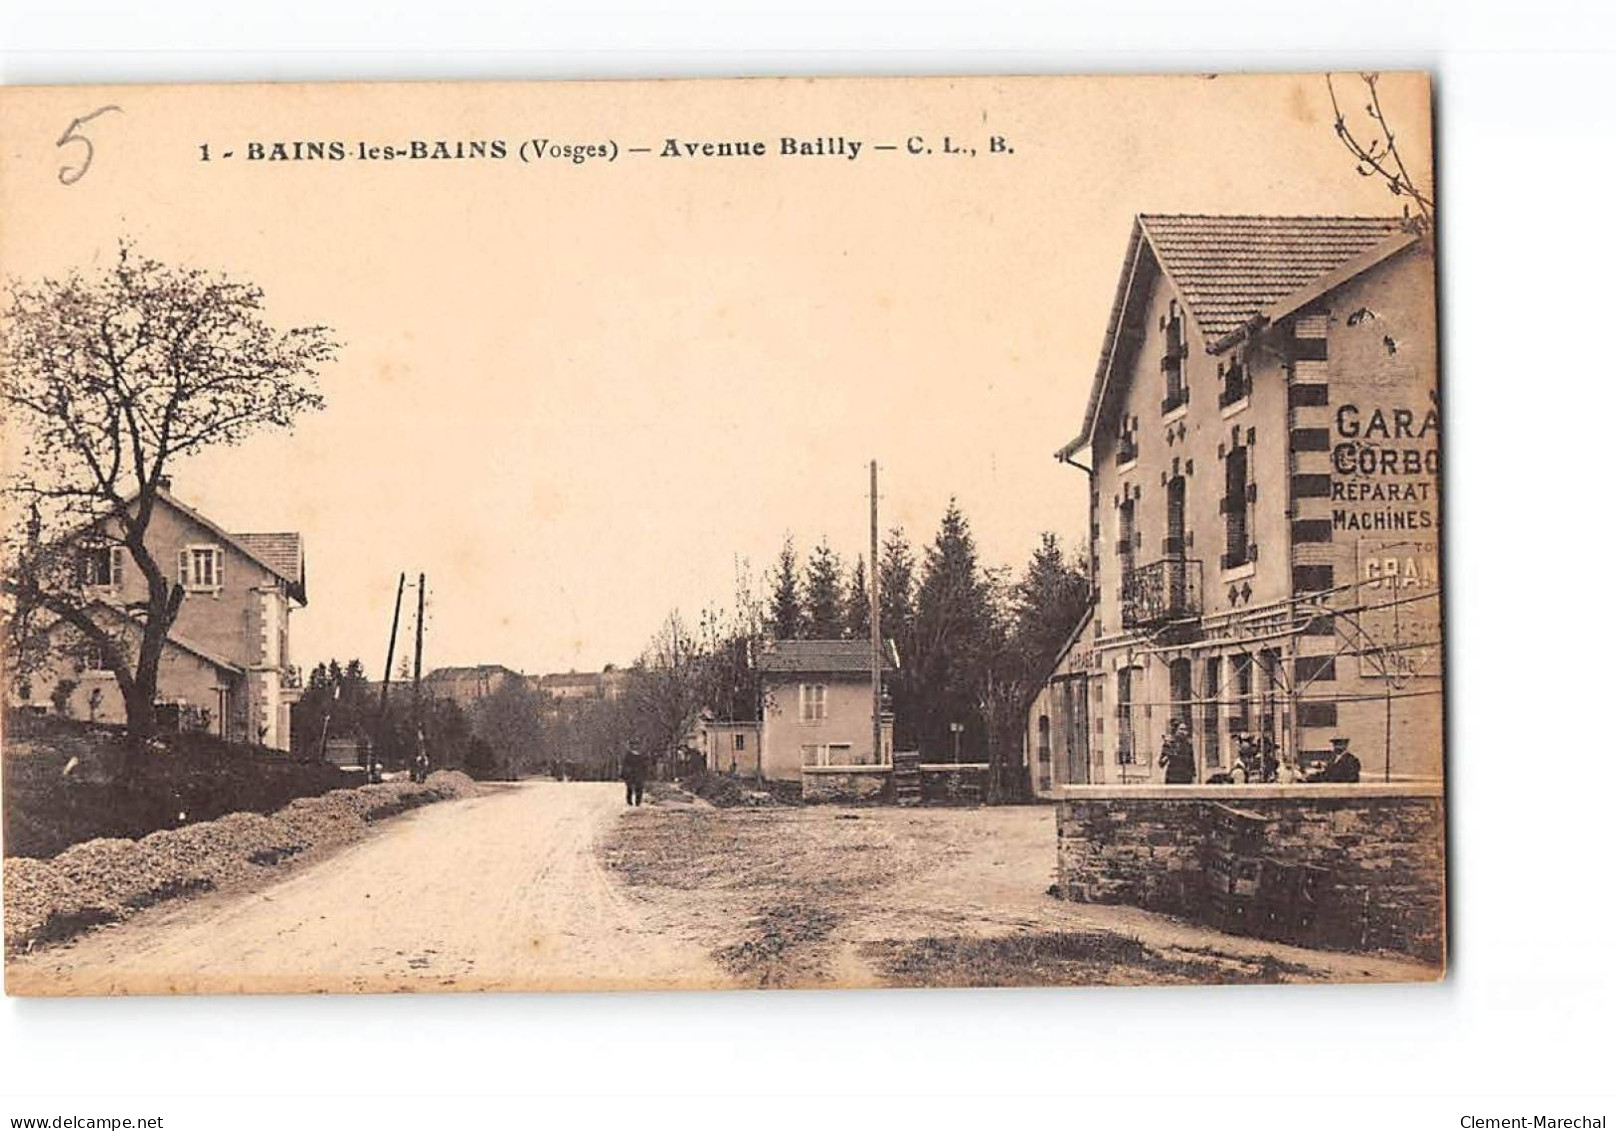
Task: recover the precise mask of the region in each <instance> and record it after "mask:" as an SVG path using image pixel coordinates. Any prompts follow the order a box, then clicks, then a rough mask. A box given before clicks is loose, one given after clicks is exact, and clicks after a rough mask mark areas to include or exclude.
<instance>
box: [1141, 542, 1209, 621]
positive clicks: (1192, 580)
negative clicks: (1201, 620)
mask: <svg viewBox="0 0 1616 1131" xmlns="http://www.w3.org/2000/svg"><path fill="white" fill-rule="evenodd" d="M1200 615H1201V563H1200V562H1199V561H1194V560H1190V559H1185V558H1167V559H1164V560H1162V561H1159V562H1151V563H1150V564H1149V565H1146V566H1139V567H1138V568H1137V569H1130V570H1128V571H1127V572H1125V573H1124V574H1123V575H1122V627H1124V628H1149V627H1151V626H1153V625H1159V624H1166V623H1167V622H1168V621H1175V620H1185V619H1190V618H1194V617H1199V616H1200Z"/></svg>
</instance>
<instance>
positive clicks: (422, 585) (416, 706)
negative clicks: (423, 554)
mask: <svg viewBox="0 0 1616 1131" xmlns="http://www.w3.org/2000/svg"><path fill="white" fill-rule="evenodd" d="M425 632H426V574H424V573H423V574H421V576H420V578H419V579H418V581H417V583H416V587H415V682H414V685H413V686H412V687H411V689H410V715H411V717H412V719H413V721H414V723H415V733H416V735H417V736H419V735H420V734H421V638H422V636H423V635H424V634H425Z"/></svg>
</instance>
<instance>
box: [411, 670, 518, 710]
mask: <svg viewBox="0 0 1616 1131" xmlns="http://www.w3.org/2000/svg"><path fill="white" fill-rule="evenodd" d="M522 678H523V676H522V674H521V673H520V672H514V671H512V670H511V669H510V668H507V667H505V666H504V665H503V664H477V665H475V666H472V667H451V668H434V669H433V670H432V671H431V672H429V673H428V674H426V675H424V676H422V677H421V684H422V688H423V690H425V691H426V692H427V694H429V695H431V696H432V697H433V698H436V699H449V700H452V701H453V702H454V703H455V704H457V705H458V706H459V707H461V708H462V709H470V708H471V707H473V706H475V705H476V704H477V702H478V701H479V700H482V699H486V698H488V696H490V695H492V694H494V692H496V691H498V690H499V689H500V688H501V687H503V686H504V685H505V684H506V682H507V681H509V680H513V679H514V680H520V679H522Z"/></svg>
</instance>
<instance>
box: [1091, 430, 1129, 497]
mask: <svg viewBox="0 0 1616 1131" xmlns="http://www.w3.org/2000/svg"><path fill="white" fill-rule="evenodd" d="M1138 458H1139V418H1138V417H1137V416H1127V417H1124V418H1123V420H1122V424H1121V426H1120V427H1119V428H1118V429H1117V466H1118V467H1124V466H1126V465H1128V464H1130V463H1132V462H1133V461H1134V460H1136V459H1138ZM1098 497H1099V496H1098V495H1096V496H1095V498H1096V499H1098Z"/></svg>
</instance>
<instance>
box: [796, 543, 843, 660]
mask: <svg viewBox="0 0 1616 1131" xmlns="http://www.w3.org/2000/svg"><path fill="white" fill-rule="evenodd" d="M846 627H847V613H846V597H845V596H844V595H843V592H842V559H841V558H839V557H838V556H837V555H836V552H835V551H834V550H832V549H831V548H830V546H828V545H827V544H826V543H824V542H823V541H821V542H820V543H819V545H817V546H815V547H814V552H813V556H812V557H810V558H809V559H808V608H807V623H806V625H805V626H804V629H803V635H804V636H805V637H807V638H808V639H809V640H840V639H841V638H842V634H843V632H844V631H845V630H846Z"/></svg>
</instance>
